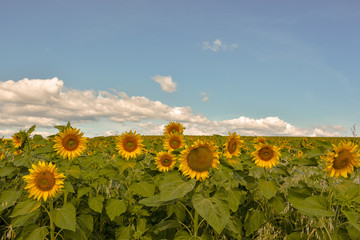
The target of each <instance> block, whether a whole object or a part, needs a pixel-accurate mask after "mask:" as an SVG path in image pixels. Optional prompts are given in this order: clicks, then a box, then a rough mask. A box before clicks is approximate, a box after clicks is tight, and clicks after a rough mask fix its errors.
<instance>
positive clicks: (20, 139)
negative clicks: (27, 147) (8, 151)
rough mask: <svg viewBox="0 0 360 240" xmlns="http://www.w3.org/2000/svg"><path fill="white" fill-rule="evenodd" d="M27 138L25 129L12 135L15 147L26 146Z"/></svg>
mask: <svg viewBox="0 0 360 240" xmlns="http://www.w3.org/2000/svg"><path fill="white" fill-rule="evenodd" d="M26 139H27V134H26V132H25V131H20V132H18V133H15V134H14V135H12V139H11V140H12V144H13V145H14V147H15V148H21V147H23V146H24V144H25V141H26Z"/></svg>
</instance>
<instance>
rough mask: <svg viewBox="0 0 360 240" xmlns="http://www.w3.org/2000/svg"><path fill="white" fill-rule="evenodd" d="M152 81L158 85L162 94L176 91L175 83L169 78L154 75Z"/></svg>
mask: <svg viewBox="0 0 360 240" xmlns="http://www.w3.org/2000/svg"><path fill="white" fill-rule="evenodd" d="M152 79H153V80H154V81H155V82H157V83H159V84H160V86H161V89H162V90H163V91H164V92H175V91H176V83H174V82H173V80H172V77H171V76H160V75H156V76H154V77H152Z"/></svg>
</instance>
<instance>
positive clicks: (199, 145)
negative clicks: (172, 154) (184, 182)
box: [179, 140, 219, 180]
mask: <svg viewBox="0 0 360 240" xmlns="http://www.w3.org/2000/svg"><path fill="white" fill-rule="evenodd" d="M218 164H219V153H218V152H217V146H215V145H214V144H213V143H208V142H203V141H200V140H197V141H196V142H195V143H194V144H193V145H191V146H186V147H185V149H184V150H183V151H181V156H180V167H179V170H181V171H182V172H183V175H184V176H188V177H190V178H196V180H204V179H205V178H208V177H209V169H210V168H211V167H213V168H217V165H218Z"/></svg>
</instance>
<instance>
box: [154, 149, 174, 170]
mask: <svg viewBox="0 0 360 240" xmlns="http://www.w3.org/2000/svg"><path fill="white" fill-rule="evenodd" d="M155 163H156V167H157V168H158V169H159V171H161V172H165V171H169V170H171V169H173V168H174V166H175V163H176V160H175V157H174V155H172V154H171V153H169V152H159V153H157V154H156V157H155Z"/></svg>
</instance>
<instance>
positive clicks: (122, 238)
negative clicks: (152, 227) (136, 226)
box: [115, 226, 134, 240]
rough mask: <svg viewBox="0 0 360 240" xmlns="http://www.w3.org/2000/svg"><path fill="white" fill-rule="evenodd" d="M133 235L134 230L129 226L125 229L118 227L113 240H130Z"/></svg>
mask: <svg viewBox="0 0 360 240" xmlns="http://www.w3.org/2000/svg"><path fill="white" fill-rule="evenodd" d="M133 235H134V230H133V228H132V227H131V226H127V227H119V228H118V229H116V231H115V239H116V240H128V239H132V238H133Z"/></svg>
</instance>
